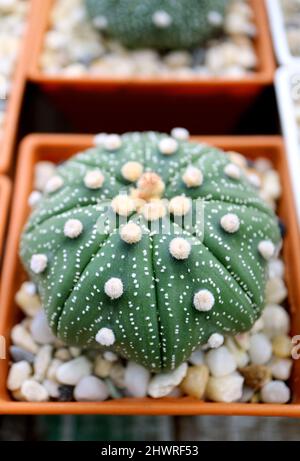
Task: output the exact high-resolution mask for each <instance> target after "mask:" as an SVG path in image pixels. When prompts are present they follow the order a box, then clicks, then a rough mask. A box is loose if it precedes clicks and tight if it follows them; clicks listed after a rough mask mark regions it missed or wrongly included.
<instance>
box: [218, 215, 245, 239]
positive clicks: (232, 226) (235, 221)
mask: <svg viewBox="0 0 300 461" xmlns="http://www.w3.org/2000/svg"><path fill="white" fill-rule="evenodd" d="M220 224H221V227H222V228H223V229H224V231H226V232H228V233H229V234H234V233H235V232H237V231H238V230H239V228H240V225H241V223H240V219H239V217H238V216H237V215H236V214H233V213H228V214H226V215H224V216H222V218H221V221H220Z"/></svg>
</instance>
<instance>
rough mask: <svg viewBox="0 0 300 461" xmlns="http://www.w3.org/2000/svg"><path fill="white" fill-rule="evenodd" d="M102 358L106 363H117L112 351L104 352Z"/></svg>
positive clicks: (115, 355) (116, 357)
mask: <svg viewBox="0 0 300 461" xmlns="http://www.w3.org/2000/svg"><path fill="white" fill-rule="evenodd" d="M103 358H104V359H105V360H106V361H107V362H111V363H113V362H117V361H118V356H117V354H115V353H114V352H112V351H104V352H103Z"/></svg>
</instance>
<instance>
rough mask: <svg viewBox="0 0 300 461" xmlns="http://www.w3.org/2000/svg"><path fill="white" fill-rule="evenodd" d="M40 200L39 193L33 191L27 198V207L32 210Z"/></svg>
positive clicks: (40, 195)
mask: <svg viewBox="0 0 300 461" xmlns="http://www.w3.org/2000/svg"><path fill="white" fill-rule="evenodd" d="M41 198H42V194H41V192H39V191H38V190H34V191H33V192H31V194H30V195H29V197H28V205H29V206H30V207H31V208H34V207H35V206H37V205H38V203H39V201H40V200H41Z"/></svg>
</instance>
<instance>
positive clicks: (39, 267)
mask: <svg viewBox="0 0 300 461" xmlns="http://www.w3.org/2000/svg"><path fill="white" fill-rule="evenodd" d="M47 264H48V258H47V256H46V255H44V254H35V255H33V256H32V257H31V260H30V269H31V270H32V272H34V273H35V274H41V273H42V272H44V270H45V269H46V267H47Z"/></svg>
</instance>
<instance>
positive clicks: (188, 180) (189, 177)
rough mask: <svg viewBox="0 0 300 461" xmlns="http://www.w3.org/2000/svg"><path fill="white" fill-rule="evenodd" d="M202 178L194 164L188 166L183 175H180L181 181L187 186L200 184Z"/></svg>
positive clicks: (200, 172)
mask: <svg viewBox="0 0 300 461" xmlns="http://www.w3.org/2000/svg"><path fill="white" fill-rule="evenodd" d="M203 180H204V178H203V173H202V171H201V170H199V168H196V167H194V166H188V167H187V169H186V171H185V173H184V175H183V176H182V181H183V182H184V184H185V185H186V187H188V188H192V187H199V186H202V184H203Z"/></svg>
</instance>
